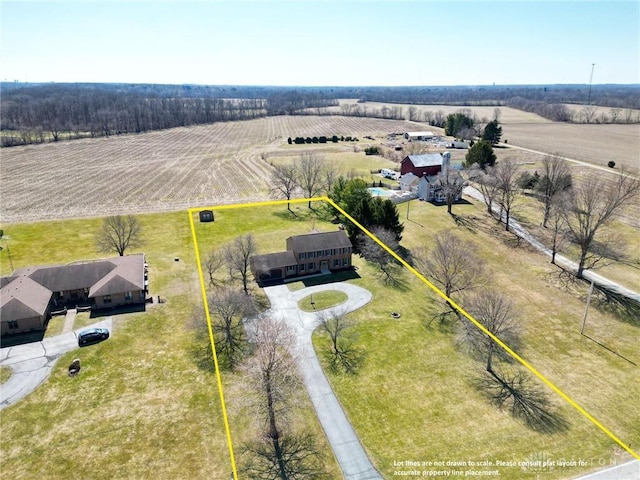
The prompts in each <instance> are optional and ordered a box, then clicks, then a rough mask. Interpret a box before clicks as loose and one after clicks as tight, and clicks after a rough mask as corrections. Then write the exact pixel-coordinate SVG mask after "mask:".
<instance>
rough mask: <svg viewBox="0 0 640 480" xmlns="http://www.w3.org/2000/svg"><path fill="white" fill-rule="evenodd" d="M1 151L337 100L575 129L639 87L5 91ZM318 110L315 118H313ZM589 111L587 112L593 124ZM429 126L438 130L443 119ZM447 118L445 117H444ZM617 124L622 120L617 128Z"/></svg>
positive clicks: (30, 87)
mask: <svg viewBox="0 0 640 480" xmlns="http://www.w3.org/2000/svg"><path fill="white" fill-rule="evenodd" d="M1 88H2V98H1V107H0V108H1V114H0V130H2V145H3V146H13V145H25V144H29V143H38V142H46V141H58V140H61V139H69V138H81V137H96V136H109V135H118V134H124V133H140V132H146V131H150V130H161V129H165V128H172V127H180V126H188V125H197V124H208V123H214V122H220V121H231V120H246V119H252V118H257V117H263V116H270V115H292V114H313V113H314V111H315V112H317V114H321V113H323V114H327V111H326V110H324V107H329V106H336V105H338V98H356V99H359V102H360V103H359V105H361V107H360V106H344V105H343V106H342V107H341V108H340V111H339V112H338V113H337V114H342V115H353V116H367V117H370V116H371V117H378V118H390V119H396V120H401V119H405V118H408V119H409V120H417V121H422V120H423V119H422V118H419V116H418V112H417V111H416V109H415V108H411V107H409V108H408V115H407V117H405V115H404V112H403V108H402V107H401V106H390V107H387V106H382V107H380V108H367V107H366V106H365V103H366V102H384V103H406V104H414V105H420V104H427V105H429V104H433V105H438V104H441V105H460V106H473V105H494V106H501V105H505V106H512V107H514V108H519V109H522V110H526V111H530V112H534V113H537V114H540V115H542V116H545V117H547V118H550V119H552V120H556V121H572V116H571V114H570V112H569V111H568V109H567V108H566V107H565V106H563V105H561V103H576V104H585V103H586V101H587V99H589V103H590V104H592V105H593V104H595V105H602V106H609V107H612V108H622V107H624V108H640V85H594V86H593V87H592V88H591V91H590V92H589V86H588V85H547V86H535V85H534V86H479V87H268V86H224V85H222V86H207V85H155V84H54V83H44V84H25V83H7V82H5V83H2V84H1ZM314 109H315V110H314ZM588 115H589V111H588V108H587V110H585V118H586V119H587V121H588V120H589V118H588ZM432 116H433V117H434V118H430V119H428V120H427V119H426V115H425V119H424V120H425V121H428V122H429V123H431V124H432V125H436V126H439V125H441V124H442V120H444V117H443V118H442V119H436V118H435V116H438V112H436V113H435V114H433V115H432ZM440 116H442V115H440ZM614 121H615V120H614Z"/></svg>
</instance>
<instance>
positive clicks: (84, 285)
mask: <svg viewBox="0 0 640 480" xmlns="http://www.w3.org/2000/svg"><path fill="white" fill-rule="evenodd" d="M147 292H148V280H147V267H146V263H145V256H144V254H142V253H140V254H136V255H125V256H123V257H114V258H107V259H103V260H96V261H89V262H81V263H74V264H69V265H54V266H46V267H27V268H22V269H19V270H16V271H14V272H13V273H12V274H11V276H9V277H2V278H0V328H1V330H0V333H1V334H2V335H6V334H13V333H21V332H29V331H32V330H44V329H45V328H46V327H47V322H48V320H49V318H50V317H51V312H52V311H54V310H59V309H62V308H64V307H76V306H91V307H92V308H94V309H104V308H112V307H118V306H122V305H134V304H140V303H145V301H146V294H147Z"/></svg>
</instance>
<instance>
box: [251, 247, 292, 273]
mask: <svg viewBox="0 0 640 480" xmlns="http://www.w3.org/2000/svg"><path fill="white" fill-rule="evenodd" d="M249 264H250V266H251V270H252V271H254V272H268V271H269V270H271V269H272V268H284V267H288V266H290V265H297V264H298V263H297V262H296V256H295V254H294V253H293V252H291V251H287V252H278V253H266V254H264V255H254V256H253V257H251V258H250V259H249Z"/></svg>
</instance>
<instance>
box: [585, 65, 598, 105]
mask: <svg viewBox="0 0 640 480" xmlns="http://www.w3.org/2000/svg"><path fill="white" fill-rule="evenodd" d="M595 67H596V64H595V63H592V64H591V76H590V77H589V94H588V95H587V105H591V84H592V83H593V69H594V68H595Z"/></svg>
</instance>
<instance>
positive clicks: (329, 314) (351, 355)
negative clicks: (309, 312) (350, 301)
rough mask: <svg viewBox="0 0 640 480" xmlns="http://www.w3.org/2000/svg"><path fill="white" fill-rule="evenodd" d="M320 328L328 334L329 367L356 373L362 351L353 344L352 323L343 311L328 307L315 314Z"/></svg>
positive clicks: (360, 363) (361, 358) (362, 357)
mask: <svg viewBox="0 0 640 480" xmlns="http://www.w3.org/2000/svg"><path fill="white" fill-rule="evenodd" d="M317 316H318V320H319V321H320V328H321V329H322V330H323V331H324V332H325V333H326V334H327V335H328V336H329V340H330V342H331V344H330V347H329V348H328V349H327V350H326V358H327V360H328V363H329V369H330V370H331V371H333V372H337V371H340V370H343V371H344V372H346V373H356V372H357V371H358V368H359V367H360V366H361V365H362V361H363V359H364V356H363V354H362V351H361V350H360V349H358V348H357V347H356V346H355V345H354V336H353V334H352V328H353V323H352V322H351V321H349V319H348V318H347V316H346V314H345V313H344V312H340V311H337V310H335V309H328V310H325V311H323V312H320V313H318V314H317Z"/></svg>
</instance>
